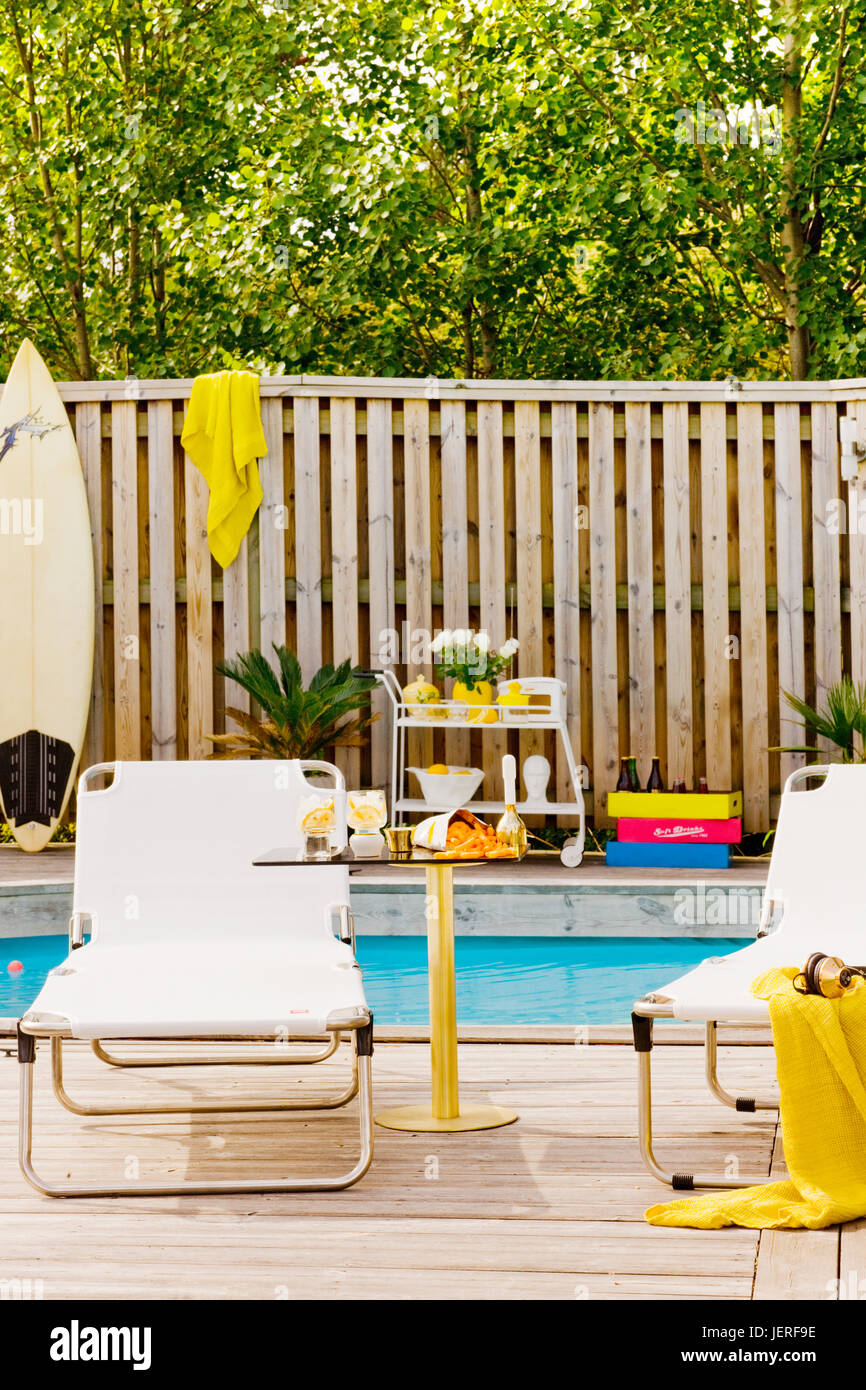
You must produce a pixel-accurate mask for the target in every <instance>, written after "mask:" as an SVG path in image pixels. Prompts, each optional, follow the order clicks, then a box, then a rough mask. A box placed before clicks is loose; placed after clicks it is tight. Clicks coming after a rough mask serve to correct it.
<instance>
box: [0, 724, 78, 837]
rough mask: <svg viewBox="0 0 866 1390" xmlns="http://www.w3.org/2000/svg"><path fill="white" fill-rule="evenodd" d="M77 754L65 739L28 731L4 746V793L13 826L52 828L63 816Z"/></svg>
mask: <svg viewBox="0 0 866 1390" xmlns="http://www.w3.org/2000/svg"><path fill="white" fill-rule="evenodd" d="M74 763H75V752H74V750H73V749H72V748H70V746H69V744H68V743H64V742H63V740H62V739H59V738H51V736H50V735H49V734H40V732H39V730H38V729H28V731H27V733H26V734H17V735H16V737H15V738H9V739H7V740H6V742H5V743H0V792H2V795H3V808H4V810H5V812H6V818H7V820H8V821H9V822H10V823H11V824H13V825H28V824H30V823H31V822H34V821H35V823H36V824H37V825H50V824H51V822H52V820H56V818H57V817H58V816H59V815H60V811H61V808H62V806H63V802H64V799H65V797H66V786H67V783H68V781H69V774H70V773H71V771H72V768H73V764H74Z"/></svg>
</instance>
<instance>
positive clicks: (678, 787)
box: [671, 777, 686, 792]
mask: <svg viewBox="0 0 866 1390" xmlns="http://www.w3.org/2000/svg"><path fill="white" fill-rule="evenodd" d="M685 789H686V784H685V782H684V781H683V779H682V777H675V778H674V784H673V786H672V787H671V791H672V792H684V791H685Z"/></svg>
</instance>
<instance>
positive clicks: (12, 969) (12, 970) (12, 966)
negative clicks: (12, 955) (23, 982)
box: [6, 960, 24, 975]
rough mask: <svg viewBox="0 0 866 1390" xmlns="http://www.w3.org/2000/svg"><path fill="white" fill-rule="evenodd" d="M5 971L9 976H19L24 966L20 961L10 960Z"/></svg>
mask: <svg viewBox="0 0 866 1390" xmlns="http://www.w3.org/2000/svg"><path fill="white" fill-rule="evenodd" d="M6 969H7V970H8V971H9V974H10V975H20V974H21V971H22V970H23V969H24V965H23V963H22V962H21V961H20V960H10V962H9V964H8V965H7V967H6Z"/></svg>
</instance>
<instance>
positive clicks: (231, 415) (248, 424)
mask: <svg viewBox="0 0 866 1390" xmlns="http://www.w3.org/2000/svg"><path fill="white" fill-rule="evenodd" d="M180 442H181V444H182V445H183V447H184V448H185V449H186V451H187V453H188V454H189V456H190V458H191V459H192V461H193V463H194V464H195V465H196V467H197V468H198V469H199V470H200V472H201V473H202V474H203V475H204V478H205V481H206V482H207V485H208V487H209V488H210V501H209V503H208V511H207V536H208V542H209V544H210V548H211V554H212V555H213V556H214V558H215V559H216V560H218V561H219V563H220V564H221V565H222V567H223V569H226V568H227V567H228V566H229V565H230V564H231V562H232V560H234V558H235V556H236V555H237V553H238V550H239V549H240V544H241V541H242V540H243V538H244V536H245V535H246V534H247V531H248V530H249V529H250V522H251V521H252V519H253V517H254V516H255V514H256V512H257V510H258V508H259V504H260V503H261V500H262V488H261V483H260V482H259V470H258V466H257V464H256V459H258V458H263V457H264V455H265V454H266V453H267V444H266V443H265V436H264V433H263V431H262V416H261V410H260V408H259V379H258V377H257V376H256V375H255V374H254V373H253V372H215V373H214V374H213V375H212V376H199V377H196V379H195V381H194V382H193V386H192V395H191V396H190V399H189V408H188V409H187V412H186V420H185V422H184V426H183V434H182V435H181V441H180Z"/></svg>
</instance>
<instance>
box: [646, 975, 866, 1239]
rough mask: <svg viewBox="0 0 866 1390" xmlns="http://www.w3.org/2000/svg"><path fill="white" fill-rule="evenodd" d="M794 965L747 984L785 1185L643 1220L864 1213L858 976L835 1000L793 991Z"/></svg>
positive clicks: (795, 1222) (830, 1220)
mask: <svg viewBox="0 0 866 1390" xmlns="http://www.w3.org/2000/svg"><path fill="white" fill-rule="evenodd" d="M796 974H797V971H796V970H795V969H784V970H770V971H768V972H767V974H766V975H762V976H760V978H759V979H757V980H755V982H754V984H753V985H752V993H753V994H755V995H757V997H758V998H759V999H766V1000H768V1002H769V1008H770V1020H771V1022H772V1025H773V1042H774V1045H775V1049H776V1069H777V1072H778V1077H779V1090H780V1113H781V1121H782V1137H783V1140H784V1145H785V1161H786V1163H787V1166H788V1172H789V1173H790V1175H791V1176H790V1181H789V1182H771V1183H764V1184H762V1185H761V1186H760V1187H745V1188H740V1189H739V1190H737V1191H733V1192H724V1193H716V1192H713V1193H709V1194H708V1195H707V1196H702V1197H688V1198H685V1199H684V1200H680V1201H676V1202H664V1203H662V1204H661V1205H660V1206H655V1207H650V1208H649V1210H648V1211H647V1212H646V1219H647V1221H648V1222H649V1223H650V1225H652V1226H700V1227H703V1228H705V1229H708V1228H714V1227H719V1226H751V1227H755V1228H762V1229H767V1228H773V1227H778V1226H806V1227H808V1228H809V1229H810V1230H819V1229H820V1228H821V1227H822V1226H831V1225H833V1224H834V1223H835V1222H837V1221H852V1220H854V1218H855V1217H858V1216H864V1215H866V1087H864V1083H863V1078H864V1077H866V981H864V980H857V981H856V982H855V984H854V985H853V986H852V988H851V989H850V990H848V991H847V992H846V993H845V994H844V995H843V996H842V998H841V999H824V998H823V997H822V996H820V995H803V994H798V993H797V991H796V990H795V989H794V987H793V985H792V983H791V981H792V980H793V978H794V976H795V975H796Z"/></svg>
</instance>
